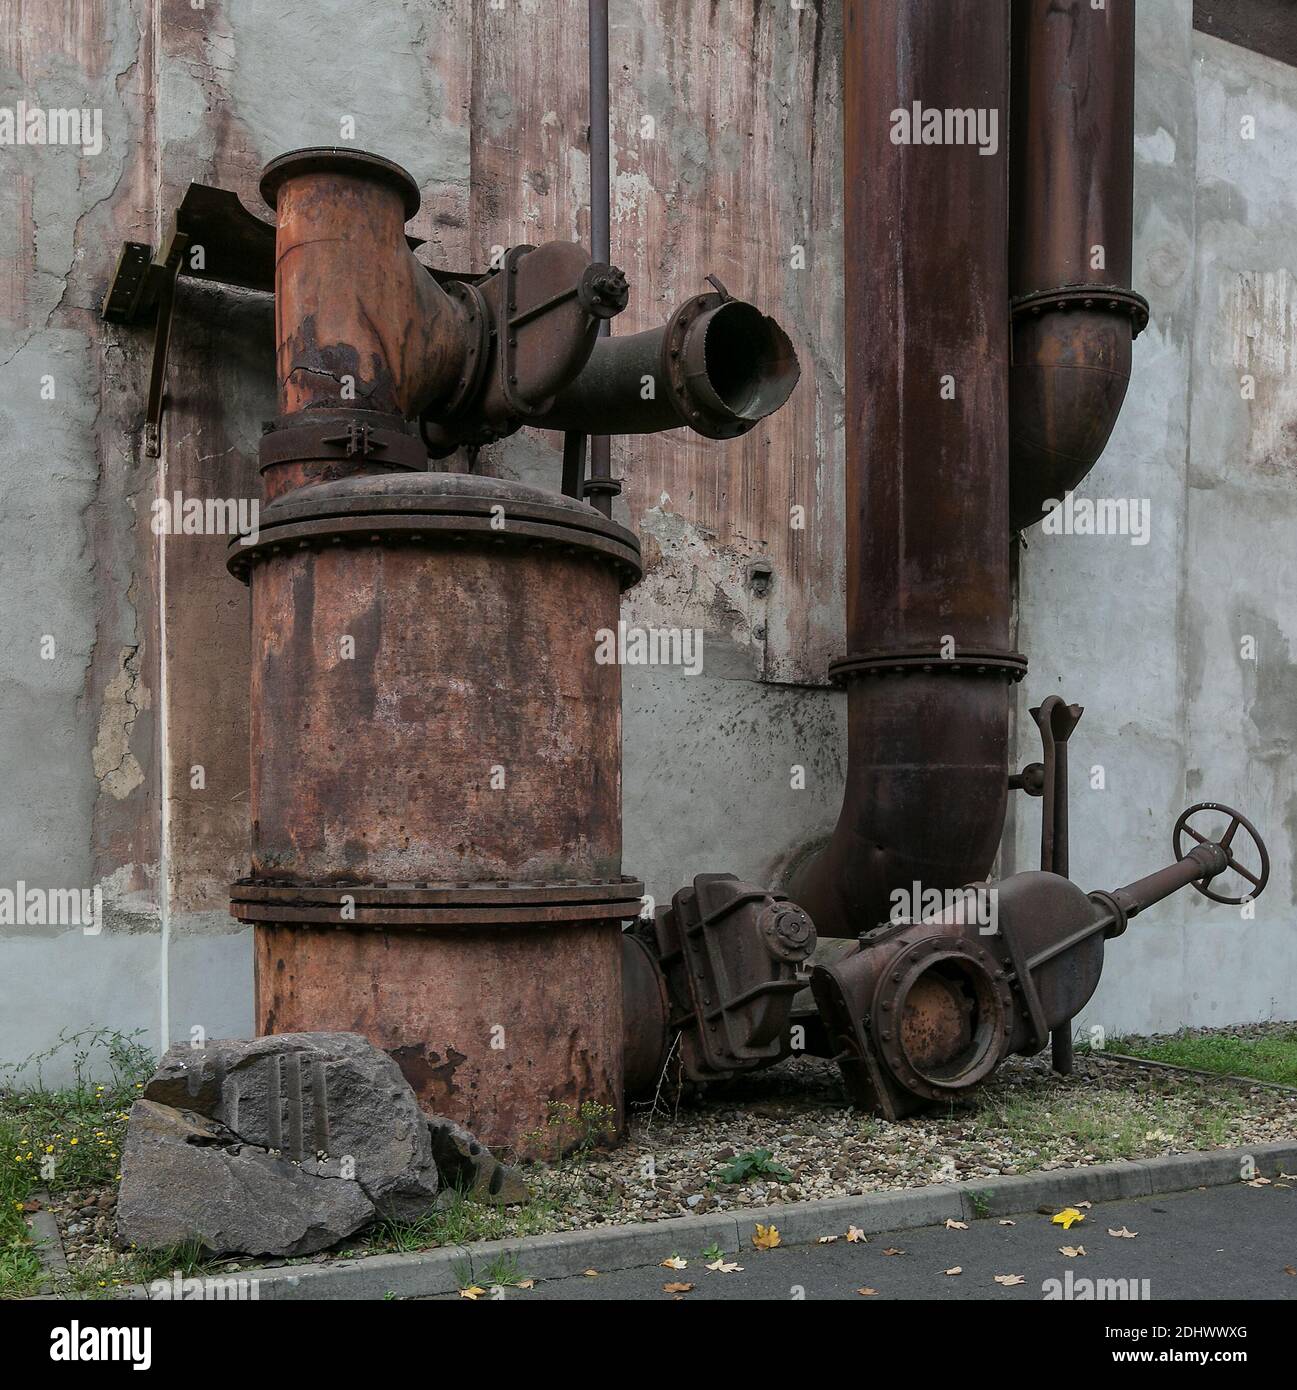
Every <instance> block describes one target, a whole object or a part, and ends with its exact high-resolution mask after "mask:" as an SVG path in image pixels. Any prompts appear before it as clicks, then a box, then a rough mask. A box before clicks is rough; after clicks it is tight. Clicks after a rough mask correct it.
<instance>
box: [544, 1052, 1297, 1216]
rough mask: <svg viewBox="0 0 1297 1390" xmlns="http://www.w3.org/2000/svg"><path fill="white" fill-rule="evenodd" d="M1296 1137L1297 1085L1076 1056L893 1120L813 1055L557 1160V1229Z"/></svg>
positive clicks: (643, 1119) (1028, 1062)
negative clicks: (731, 1177) (1287, 1090)
mask: <svg viewBox="0 0 1297 1390" xmlns="http://www.w3.org/2000/svg"><path fill="white" fill-rule="evenodd" d="M1294 1135H1297V1095H1294V1096H1286V1095H1284V1094H1283V1093H1281V1092H1275V1091H1271V1090H1266V1089H1263V1088H1260V1087H1255V1088H1254V1087H1247V1086H1241V1085H1237V1084H1234V1083H1218V1082H1208V1081H1200V1080H1198V1079H1196V1078H1185V1077H1179V1076H1175V1075H1173V1074H1169V1073H1156V1072H1153V1071H1143V1070H1141V1069H1139V1068H1137V1067H1132V1066H1130V1065H1129V1064H1124V1063H1120V1062H1108V1061H1104V1060H1101V1059H1099V1058H1095V1057H1086V1056H1078V1058H1077V1069H1076V1072H1075V1074H1074V1075H1072V1076H1070V1077H1058V1076H1055V1075H1054V1073H1053V1072H1052V1071H1051V1070H1050V1068H1049V1063H1048V1057H1047V1055H1042V1056H1040V1057H1035V1058H1030V1059H1021V1058H1012V1059H1010V1060H1009V1061H1007V1062H1006V1063H1005V1064H1004V1065H1003V1066H1002V1067H1001V1068H1000V1070H999V1072H998V1073H997V1075H996V1077H995V1079H994V1081H993V1082H992V1083H991V1084H990V1085H988V1086H985V1087H983V1088H982V1090H981V1092H980V1093H979V1094H978V1096H977V1097H976V1098H975V1099H974V1100H973V1101H972V1102H971V1103H969V1104H968V1105H966V1106H956V1107H951V1108H950V1109H949V1110H946V1111H938V1112H935V1113H930V1114H927V1115H919V1116H913V1117H910V1118H907V1119H904V1120H899V1121H896V1122H895V1123H889V1122H888V1121H886V1120H880V1119H876V1118H872V1117H870V1116H865V1115H861V1114H860V1113H858V1112H857V1111H854V1110H852V1109H850V1108H849V1107H848V1106H847V1104H846V1099H845V1096H844V1093H843V1091H842V1087H841V1083H840V1081H839V1079H838V1073H837V1069H836V1067H835V1066H834V1065H833V1064H831V1063H828V1062H823V1061H820V1060H819V1059H815V1058H802V1059H798V1060H795V1061H791V1062H788V1063H785V1064H784V1065H783V1066H782V1067H779V1068H777V1069H776V1070H774V1071H771V1072H769V1073H766V1074H765V1075H763V1076H760V1077H755V1078H750V1079H747V1080H745V1081H743V1082H738V1083H732V1084H730V1085H729V1086H727V1087H724V1088H721V1087H715V1088H713V1089H712V1090H711V1091H710V1092H709V1094H708V1096H707V1098H706V1100H705V1101H703V1102H702V1103H695V1104H693V1105H684V1104H682V1105H681V1106H680V1108H679V1109H678V1110H672V1111H669V1112H666V1113H662V1108H661V1106H660V1107H659V1113H658V1114H656V1115H652V1116H640V1117H638V1118H634V1119H632V1123H631V1126H630V1135H629V1139H628V1142H627V1143H626V1144H625V1145H623V1146H622V1147H621V1148H619V1149H617V1150H616V1151H615V1152H613V1153H609V1154H594V1155H592V1156H590V1157H589V1158H587V1159H586V1160H585V1161H584V1162H583V1163H582V1164H580V1165H579V1166H578V1165H569V1166H568V1168H567V1169H566V1170H565V1171H563V1170H560V1171H558V1172H555V1171H553V1170H551V1172H550V1173H549V1175H548V1179H547V1180H542V1182H541V1184H540V1186H541V1188H542V1190H544V1188H545V1186H546V1185H547V1182H548V1183H559V1184H561V1185H565V1186H566V1187H567V1188H569V1189H570V1190H571V1195H570V1199H569V1200H570V1203H571V1206H572V1211H571V1213H570V1219H569V1220H560V1221H559V1222H558V1223H557V1225H556V1228H557V1229H563V1228H565V1227H577V1226H590V1225H597V1224H600V1223H601V1222H605V1221H610V1222H627V1221H645V1220H647V1221H654V1220H661V1219H663V1218H666V1217H671V1216H680V1215H687V1214H690V1213H695V1214H702V1213H705V1212H709V1211H724V1210H733V1209H736V1208H742V1207H745V1206H764V1205H767V1204H770V1203H774V1202H784V1201H800V1200H803V1199H807V1198H815V1197H837V1196H847V1195H859V1194H861V1193H865V1192H878V1191H888V1190H892V1189H896V1188H905V1187H921V1186H924V1185H925V1184H927V1183H933V1182H947V1181H954V1180H962V1179H975V1178H979V1177H995V1176H999V1175H1001V1174H1013V1173H1026V1172H1031V1171H1033V1170H1042V1169H1044V1170H1048V1169H1055V1168H1069V1167H1077V1166H1081V1165H1084V1164H1090V1163H1102V1162H1107V1161H1110V1160H1113V1159H1133V1158H1150V1157H1156V1156H1158V1155H1161V1154H1171V1153H1186V1152H1191V1151H1193V1150H1197V1149H1214V1148H1232V1147H1234V1146H1236V1145H1245V1144H1249V1143H1254V1144H1260V1143H1265V1142H1268V1141H1273V1140H1280V1139H1290V1138H1292V1137H1293V1136H1294ZM757 1148H764V1149H769V1150H770V1151H771V1153H772V1154H773V1161H774V1162H776V1163H780V1164H782V1165H784V1167H786V1168H787V1169H789V1170H790V1171H791V1173H792V1175H793V1180H792V1181H791V1182H780V1183H767V1182H763V1181H762V1180H761V1179H760V1178H753V1179H750V1180H749V1181H748V1182H746V1183H743V1184H725V1183H720V1182H718V1181H717V1174H718V1173H719V1171H720V1170H721V1169H722V1168H723V1167H724V1166H725V1164H726V1162H727V1161H728V1160H730V1159H731V1158H733V1157H735V1156H736V1155H738V1154H743V1153H745V1152H748V1151H750V1150H753V1149H757Z"/></svg>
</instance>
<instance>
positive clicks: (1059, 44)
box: [1009, 0, 1148, 530]
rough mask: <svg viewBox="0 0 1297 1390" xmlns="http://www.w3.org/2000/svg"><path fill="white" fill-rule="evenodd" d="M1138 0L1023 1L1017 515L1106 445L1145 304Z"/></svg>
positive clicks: (1017, 124) (1026, 520) (1016, 215)
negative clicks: (1139, 200) (1139, 280)
mask: <svg viewBox="0 0 1297 1390" xmlns="http://www.w3.org/2000/svg"><path fill="white" fill-rule="evenodd" d="M1134 110H1135V6H1134V3H1133V0H1130V3H1127V0H1119V3H1114V4H1109V5H1106V6H1104V7H1103V8H1102V9H1095V8H1093V6H1092V5H1091V4H1090V3H1089V0H1013V103H1012V132H1011V142H1010V143H1011V148H1012V172H1011V177H1010V187H1011V197H1012V212H1011V216H1010V221H1009V226H1010V237H1009V264H1010V294H1011V312H1012V321H1013V358H1012V364H1011V367H1010V376H1009V381H1010V384H1009V403H1010V406H1009V408H1010V433H1011V450H1012V453H1011V462H1010V468H1011V479H1012V482H1011V489H1010V496H1011V524H1012V526H1013V528H1014V530H1021V529H1022V528H1024V527H1027V526H1031V525H1033V524H1034V523H1035V522H1037V521H1039V520H1040V518H1041V516H1042V515H1043V514H1044V511H1045V510H1046V508H1047V506H1048V505H1049V503H1050V502H1051V501H1054V500H1058V501H1061V500H1062V498H1063V496H1064V494H1065V493H1066V492H1068V491H1069V490H1071V489H1073V488H1075V487H1077V486H1078V485H1079V484H1080V482H1081V480H1082V479H1083V478H1084V477H1085V476H1086V474H1087V473H1088V472H1089V471H1090V469H1091V468H1092V467H1093V466H1094V464H1095V463H1096V462H1097V460H1098V459H1099V456H1100V455H1101V454H1102V453H1103V450H1104V448H1105V446H1106V445H1107V443H1108V439H1109V437H1110V436H1111V434H1112V430H1113V427H1114V425H1115V424H1116V422H1117V416H1118V414H1119V413H1120V411H1121V406H1122V402H1123V401H1124V399H1125V396H1126V388H1127V385H1128V384H1129V381H1130V369H1131V344H1132V342H1133V339H1134V338H1135V337H1136V336H1137V335H1138V333H1139V332H1140V330H1141V329H1142V328H1143V326H1144V325H1145V324H1146V323H1147V321H1148V305H1147V303H1146V302H1145V301H1144V300H1143V299H1142V298H1141V297H1140V296H1139V295H1137V294H1134V293H1133V292H1132V291H1131V289H1130V282H1131V254H1132V252H1131V240H1132V220H1133V199H1134Z"/></svg>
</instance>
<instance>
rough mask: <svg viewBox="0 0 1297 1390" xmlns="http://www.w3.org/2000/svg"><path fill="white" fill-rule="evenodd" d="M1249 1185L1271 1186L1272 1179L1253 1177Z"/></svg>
mask: <svg viewBox="0 0 1297 1390" xmlns="http://www.w3.org/2000/svg"><path fill="white" fill-rule="evenodd" d="M1248 1186H1249V1187H1269V1186H1270V1179H1269V1178H1253V1179H1252V1181H1251V1182H1250V1183H1248Z"/></svg>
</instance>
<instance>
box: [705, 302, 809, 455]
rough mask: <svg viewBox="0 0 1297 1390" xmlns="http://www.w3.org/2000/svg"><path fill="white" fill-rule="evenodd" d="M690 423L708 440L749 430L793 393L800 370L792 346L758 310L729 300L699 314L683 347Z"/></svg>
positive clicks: (771, 320)
mask: <svg viewBox="0 0 1297 1390" xmlns="http://www.w3.org/2000/svg"><path fill="white" fill-rule="evenodd" d="M683 356H684V364H685V394H686V409H687V410H688V411H689V414H690V424H691V425H692V426H693V428H694V429H695V430H697V431H698V433H700V434H704V435H707V436H708V437H711V438H729V437H732V436H733V435H734V434H735V432H736V431H735V426H740V427H742V428H743V429H745V430H747V429H751V428H752V427H753V426H754V425H755V424H757V422H758V421H760V420H764V419H765V418H766V416H768V415H773V414H774V413H775V411H776V410H778V409H779V408H780V407H781V406H783V405H784V404H785V403H786V402H787V401H788V398H789V397H790V396H791V395H792V394H793V391H794V389H795V388H796V386H797V383H798V381H799V380H800V378H801V374H802V373H801V367H800V366H799V364H798V361H797V353H796V351H795V350H794V348H793V345H792V342H791V340H790V339H789V337H788V335H787V334H786V333H785V332H784V330H783V329H782V328H780V326H779V325H778V324H777V323H776V322H775V321H774V319H772V318H770V317H769V316H768V315H766V314H763V313H762V312H761V311H760V309H758V308H756V307H755V306H754V305H752V304H748V303H745V302H744V301H743V300H740V299H727V300H725V301H724V302H722V303H721V304H718V305H717V306H716V307H715V308H713V309H708V310H707V311H706V312H704V313H703V314H701V315H700V316H699V317H698V319H697V320H696V321H695V322H694V324H693V325H692V326H691V327H690V329H689V331H688V334H687V336H686V338H685V344H684V353H683Z"/></svg>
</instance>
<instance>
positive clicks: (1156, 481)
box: [1006, 0, 1297, 1033]
mask: <svg viewBox="0 0 1297 1390" xmlns="http://www.w3.org/2000/svg"><path fill="white" fill-rule="evenodd" d="M1138 14H1139V70H1138V71H1139V86H1138V98H1137V110H1136V158H1137V164H1136V184H1135V190H1136V216H1135V222H1136V245H1135V263H1134V264H1135V285H1136V288H1137V289H1139V290H1141V291H1142V292H1143V293H1144V294H1145V295H1147V297H1148V298H1149V300H1150V303H1151V306H1152V323H1151V324H1150V326H1149V329H1148V330H1147V331H1146V333H1145V334H1144V335H1143V337H1141V338H1140V340H1139V342H1138V343H1137V344H1136V350H1135V364H1134V375H1133V380H1132V386H1131V390H1130V395H1129V397H1128V398H1127V402H1126V407H1125V410H1124V412H1123V414H1122V417H1121V420H1120V422H1119V424H1118V426H1117V431H1116V433H1115V434H1114V436H1113V439H1112V442H1111V444H1110V445H1109V447H1108V450H1107V452H1106V453H1105V455H1104V457H1103V459H1102V460H1101V461H1100V463H1099V465H1098V467H1097V468H1096V469H1095V470H1094V472H1093V473H1092V474H1091V476H1090V478H1089V479H1088V480H1087V482H1086V483H1085V484H1084V486H1083V488H1082V489H1081V490H1080V494H1081V495H1083V496H1086V497H1091V498H1102V497H1109V498H1119V497H1128V498H1146V499H1148V501H1149V503H1150V516H1151V523H1152V524H1151V528H1150V539H1149V543H1148V544H1147V545H1145V546H1132V545H1131V544H1130V541H1129V539H1128V538H1125V537H1120V536H1111V537H1093V536H1079V535H1074V536H1055V537H1046V536H1041V535H1039V534H1037V535H1035V536H1033V537H1032V538H1031V539H1030V543H1029V548H1028V549H1027V552H1026V554H1025V555H1024V556H1023V559H1022V617H1021V628H1020V636H1019V644H1020V646H1021V647H1022V649H1023V650H1024V651H1027V652H1028V653H1030V656H1031V663H1032V671H1031V675H1030V677H1029V680H1030V690H1029V691H1027V692H1025V693H1026V694H1028V695H1030V696H1031V697H1032V698H1031V700H1030V703H1036V702H1038V700H1039V699H1040V698H1042V697H1043V696H1045V695H1047V694H1049V693H1051V692H1057V693H1059V694H1062V695H1065V696H1066V697H1067V698H1068V699H1069V700H1074V701H1077V702H1079V703H1080V704H1083V705H1084V706H1085V709H1086V713H1085V717H1084V718H1083V719H1082V721H1081V724H1080V726H1079V728H1078V730H1077V732H1076V734H1075V735H1073V738H1072V743H1071V749H1072V758H1073V760H1074V766H1075V768H1076V772H1075V773H1074V774H1073V781H1072V786H1073V798H1072V809H1073V819H1072V846H1073V849H1072V863H1071V867H1072V874H1073V877H1074V878H1076V879H1077V880H1078V881H1079V882H1081V883H1083V884H1085V885H1086V886H1087V887H1096V888H1098V887H1102V888H1110V887H1115V886H1117V885H1118V884H1121V883H1127V882H1129V881H1131V880H1132V879H1134V878H1136V877H1138V876H1139V875H1141V874H1142V873H1145V872H1147V871H1148V870H1149V868H1151V867H1153V866H1155V865H1157V864H1159V863H1161V862H1162V861H1164V860H1169V856H1170V845H1169V837H1170V830H1171V827H1172V825H1173V824H1174V821H1175V818H1176V817H1177V815H1178V814H1179V812H1180V811H1181V810H1182V809H1184V808H1185V807H1186V806H1188V805H1190V804H1192V803H1194V802H1197V801H1222V802H1226V803H1229V804H1231V805H1234V806H1236V807H1238V808H1239V809H1240V810H1242V811H1243V812H1244V814H1246V815H1247V816H1249V817H1250V818H1251V819H1252V820H1253V821H1255V823H1256V824H1257V826H1258V827H1259V828H1260V829H1261V830H1262V833H1263V834H1264V835H1265V837H1266V839H1267V842H1268V845H1269V850H1270V856H1271V861H1272V877H1271V882H1270V887H1269V888H1268V890H1267V891H1266V893H1265V894H1264V896H1263V897H1261V898H1260V899H1259V900H1258V901H1257V902H1256V903H1255V904H1254V905H1253V911H1254V912H1255V920H1250V919H1248V918H1246V917H1244V916H1243V914H1242V912H1241V910H1240V909H1238V908H1228V907H1221V906H1217V905H1215V904H1212V903H1209V902H1207V901H1206V900H1205V899H1204V898H1202V897H1200V896H1199V895H1198V894H1196V893H1193V892H1192V891H1190V892H1184V893H1181V894H1179V895H1177V896H1176V897H1175V898H1173V899H1171V900H1169V901H1168V902H1166V903H1163V904H1161V905H1160V906H1159V907H1157V908H1156V909H1154V910H1153V911H1150V912H1149V913H1148V914H1147V915H1146V916H1144V917H1141V918H1140V919H1138V920H1137V921H1136V922H1135V923H1134V924H1132V926H1131V928H1130V929H1129V931H1128V932H1127V934H1126V935H1125V936H1124V937H1122V938H1121V939H1120V940H1118V941H1116V942H1114V943H1112V944H1111V946H1110V948H1109V961H1110V964H1109V967H1108V969H1107V971H1106V972H1105V974H1104V977H1103V983H1102V984H1101V986H1100V989H1099V992H1098V994H1097V995H1096V997H1095V999H1094V1000H1093V1001H1092V1002H1091V1005H1090V1006H1089V1008H1087V1010H1086V1011H1085V1014H1084V1015H1083V1017H1082V1019H1081V1020H1080V1022H1081V1024H1082V1025H1085V1026H1093V1027H1101V1028H1104V1029H1106V1030H1107V1031H1108V1032H1110V1033H1111V1032H1112V1031H1114V1030H1115V1031H1122V1030H1126V1031H1129V1030H1131V1029H1135V1028H1162V1029H1164V1028H1172V1027H1175V1026H1177V1025H1180V1024H1200V1025H1206V1024H1212V1023H1227V1022H1239V1021H1244V1020H1251V1019H1262V1018H1274V1017H1279V1018H1292V1017H1294V1016H1297V936H1295V935H1294V931H1293V928H1294V925H1297V885H1295V883H1294V878H1293V832H1294V829H1295V828H1297V671H1295V668H1294V665H1293V660H1294V657H1293V648H1292V646H1291V644H1292V643H1293V642H1294V640H1295V638H1297V603H1294V600H1293V594H1294V592H1297V590H1295V588H1294V581H1295V580H1297V573H1295V571H1294V565H1295V564H1297V551H1295V548H1294V543H1293V542H1294V536H1297V487H1295V486H1294V483H1295V482H1297V376H1295V375H1294V365H1297V313H1295V311H1294V307H1293V303H1294V301H1293V293H1292V286H1293V284H1294V280H1293V277H1294V274H1297V237H1295V236H1294V234H1293V228H1294V226H1297V178H1295V177H1294V174H1293V168H1292V150H1293V148H1294V144H1295V142H1297V70H1294V69H1293V68H1291V67H1288V66H1285V65H1283V64H1281V63H1278V62H1275V61H1273V60H1271V59H1267V58H1262V57H1258V56H1257V55H1255V54H1253V53H1250V52H1248V51H1246V50H1244V49H1242V48H1239V47H1235V46H1233V45H1230V44H1226V43H1223V42H1221V41H1220V40H1217V39H1214V38H1210V37H1207V36H1205V35H1202V34H1198V33H1195V32H1194V31H1193V30H1192V29H1191V27H1190V24H1189V15H1188V6H1187V5H1185V4H1181V3H1178V0H1141V4H1140V6H1139V11H1138ZM1249 119H1250V121H1251V122H1252V124H1248V121H1249ZM1249 137H1251V138H1249ZM1248 378H1253V379H1254V387H1255V398H1254V399H1246V398H1245V393H1246V391H1247V390H1248V388H1249V383H1248V381H1247V379H1248ZM1249 638H1252V639H1254V643H1253V646H1254V650H1253V649H1252V648H1250V647H1248V646H1247V639H1249ZM1022 708H1023V711H1024V713H1023V717H1022V718H1021V719H1020V723H1019V734H1020V738H1019V745H1020V755H1021V757H1022V759H1023V760H1024V761H1026V760H1029V759H1031V758H1035V757H1038V756H1039V748H1038V745H1033V741H1034V739H1035V728H1034V725H1032V724H1031V721H1030V720H1029V719H1027V718H1026V717H1025V704H1024V705H1023V707H1022ZM1091 768H1101V769H1102V770H1103V773H1104V786H1103V789H1102V790H1096V789H1092V788H1091V787H1090V786H1089V774H1090V770H1091ZM1016 811H1017V815H1016V822H1017V825H1016V831H1017V833H1016V837H1014V839H1013V855H1014V856H1016V866H1017V867H1027V866H1028V865H1030V864H1032V863H1033V861H1034V857H1035V855H1036V853H1037V849H1036V844H1037V841H1036V836H1037V834H1038V829H1037V827H1038V824H1039V821H1038V803H1028V804H1025V805H1022V804H1020V805H1019V806H1018V807H1017V808H1016ZM1008 857H1010V856H1007V855H1006V858H1008Z"/></svg>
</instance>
